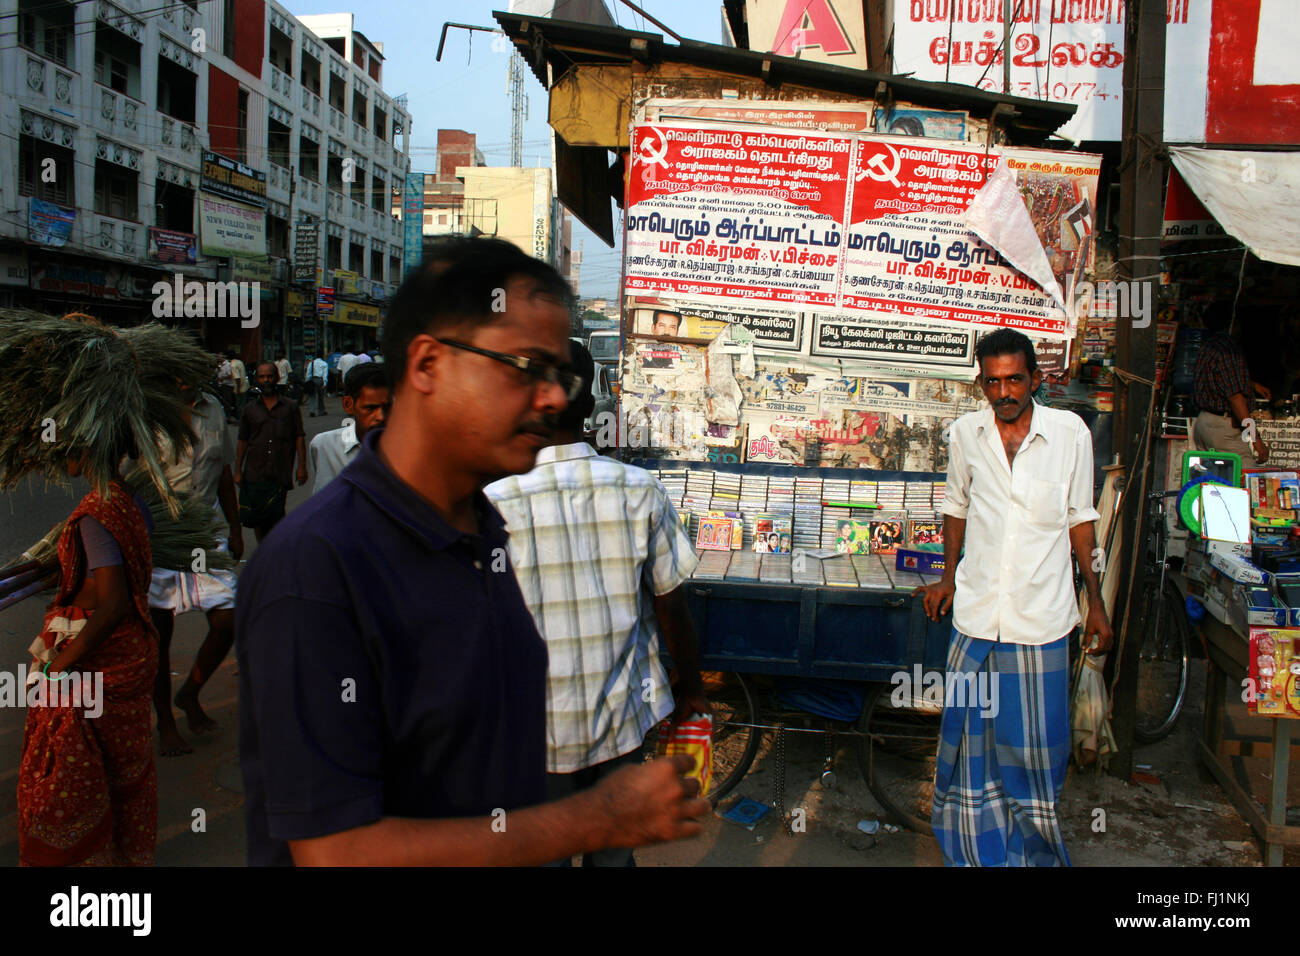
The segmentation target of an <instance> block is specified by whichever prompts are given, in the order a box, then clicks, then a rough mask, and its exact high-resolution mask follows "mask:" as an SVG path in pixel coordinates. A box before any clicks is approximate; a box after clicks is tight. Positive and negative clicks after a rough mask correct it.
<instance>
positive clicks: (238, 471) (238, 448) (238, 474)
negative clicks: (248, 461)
mask: <svg viewBox="0 0 1300 956" xmlns="http://www.w3.org/2000/svg"><path fill="white" fill-rule="evenodd" d="M247 451H248V442H246V441H244V439H242V438H241V439H239V442H238V443H237V444H236V445H235V472H234V475H233V476H232V480H233V481H234V483H235V484H239V483H240V482H242V481H243V480H244V453H245V452H247Z"/></svg>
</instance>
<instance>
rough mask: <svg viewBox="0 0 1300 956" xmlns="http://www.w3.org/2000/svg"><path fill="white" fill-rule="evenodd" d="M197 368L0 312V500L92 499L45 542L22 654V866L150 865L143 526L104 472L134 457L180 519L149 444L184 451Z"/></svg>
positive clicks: (150, 640) (125, 334) (77, 320)
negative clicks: (51, 572)
mask: <svg viewBox="0 0 1300 956" xmlns="http://www.w3.org/2000/svg"><path fill="white" fill-rule="evenodd" d="M212 361H213V360H212V356H211V355H209V354H208V353H207V352H205V351H204V350H203V349H202V348H200V347H199V346H198V344H197V343H196V342H194V341H193V340H192V339H191V338H190V337H189V336H188V335H187V334H186V333H184V332H181V331H179V330H176V329H168V328H165V327H163V326H161V325H159V324H157V323H153V322H151V323H145V324H144V325H138V326H132V327H130V328H114V327H111V326H105V325H102V324H101V323H99V322H97V321H96V320H95V319H93V318H91V317H90V316H86V315H80V314H76V315H68V316H64V317H63V318H61V319H60V318H56V317H54V316H50V315H43V314H41V313H38V312H31V311H26V310H20V309H4V308H0V367H2V368H4V369H5V374H4V375H3V376H0V413H3V414H4V417H5V420H6V421H7V422H9V424H8V425H7V426H6V427H5V428H3V429H0V489H3V488H12V487H13V486H14V485H15V484H16V483H17V482H18V481H19V480H20V479H22V478H23V477H24V476H26V475H30V474H45V475H47V476H52V475H59V474H62V473H67V474H69V475H71V476H73V477H76V476H78V475H82V476H84V477H85V478H86V479H87V480H88V481H89V483H90V486H91V488H92V489H93V490H92V491H91V492H90V493H89V494H88V495H86V496H85V497H84V498H83V499H82V500H81V503H80V504H79V505H77V508H76V510H75V511H73V513H72V515H71V517H70V518H69V519H68V522H67V524H66V526H65V527H64V529H63V531H62V533H61V536H60V537H59V542H58V561H59V571H60V582H61V583H60V586H59V591H58V595H57V596H56V598H55V600H54V602H53V603H52V604H51V605H50V606H49V608H48V613H47V614H46V616H45V623H44V625H43V627H42V629H41V634H40V636H39V637H38V638H37V639H36V641H35V642H34V643H33V644H32V647H31V651H32V656H33V658H34V659H35V660H34V662H33V669H34V670H35V671H36V675H35V683H33V685H32V686H31V688H30V690H29V692H28V694H27V699H26V703H27V705H28V706H27V727H26V736H25V738H24V740H23V753H22V761H21V764H20V766H19V771H18V855H19V861H20V862H21V863H22V864H24V865H29V866H71V865H96V864H106V865H113V864H116V865H141V866H147V865H149V864H151V863H153V859H154V846H155V844H156V843H157V839H158V783H157V776H156V773H155V769H154V758H153V747H152V733H151V730H152V727H151V724H152V720H151V711H150V707H151V706H152V695H153V686H154V681H155V678H156V676H157V667H158V663H157V662H158V634H157V632H156V631H155V630H154V626H153V622H152V619H151V618H150V615H149V603H148V602H149V579H150V573H151V571H152V567H151V565H152V549H151V545H150V539H149V524H150V521H151V516H150V513H149V509H148V508H147V507H146V506H145V504H144V502H143V501H142V500H140V499H139V498H138V497H137V496H136V495H135V494H134V492H133V490H132V489H131V488H130V487H129V486H128V485H127V483H126V482H125V481H123V479H122V476H121V473H120V471H119V464H120V462H121V461H122V457H123V455H132V456H134V454H135V452H136V450H139V451H140V452H141V453H142V456H141V457H140V461H139V464H140V466H141V467H142V471H141V474H142V475H143V476H144V480H147V481H149V482H150V483H151V484H152V486H153V488H154V489H155V490H156V491H157V493H158V497H159V500H160V501H161V502H162V503H163V504H164V505H166V506H167V508H168V510H169V512H170V513H171V514H172V515H178V514H179V513H180V510H181V508H180V502H179V501H178V499H177V498H176V497H175V494H174V493H173V491H172V489H171V486H170V485H169V484H168V482H167V476H166V470H165V468H164V463H163V462H162V461H161V460H160V459H159V457H158V453H157V447H158V445H157V443H158V442H159V441H160V440H161V439H164V438H165V439H167V441H168V443H169V444H170V447H172V448H176V449H181V448H188V447H189V445H190V443H191V442H193V441H194V433H193V431H192V430H191V428H190V426H189V423H188V421H187V420H186V418H185V411H186V406H185V403H184V401H183V398H182V391H183V390H184V389H185V388H198V387H200V386H201V385H202V384H203V383H204V382H206V381H207V380H208V379H209V378H211V376H212ZM134 473H135V472H133V474H134ZM42 682H43V683H42ZM38 685H39V686H38ZM88 688H90V689H92V694H91V695H89V696H90V697H93V699H88V695H87V693H86V690H87V689H88ZM78 690H80V691H81V693H80V694H78V693H76V692H77V691H78ZM101 690H102V692H100V693H94V691H101ZM33 704H34V705H35V706H33Z"/></svg>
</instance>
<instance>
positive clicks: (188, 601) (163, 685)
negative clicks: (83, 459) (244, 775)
mask: <svg viewBox="0 0 1300 956" xmlns="http://www.w3.org/2000/svg"><path fill="white" fill-rule="evenodd" d="M182 394H183V395H184V397H185V401H186V408H187V412H188V415H187V419H188V424H189V425H190V427H191V428H192V429H193V430H194V434H195V436H196V441H195V442H194V444H193V446H192V447H191V448H190V449H188V450H186V451H184V452H182V453H181V454H180V455H177V454H176V453H175V452H174V451H173V449H172V448H171V447H170V445H161V446H160V448H159V452H160V457H161V459H162V462H163V467H164V470H165V474H166V476H167V481H168V483H169V484H170V485H171V487H172V488H173V490H175V491H177V492H179V493H181V494H185V493H193V494H194V495H195V496H196V497H198V498H199V500H201V501H203V502H206V503H208V504H209V505H211V506H212V507H214V508H215V507H217V506H218V505H220V508H221V513H222V514H223V515H224V517H225V519H226V522H227V524H228V525H229V526H230V538H229V545H228V550H229V551H230V555H231V557H233V558H234V559H235V560H236V561H238V560H239V559H240V558H241V557H242V556H243V554H244V536H243V529H242V528H241V527H240V524H239V505H238V504H237V503H236V499H235V480H234V476H233V475H232V473H231V470H230V466H231V464H232V463H233V462H234V460H235V450H234V447H233V446H234V443H233V442H232V440H231V435H230V430H229V429H228V428H226V416H225V413H224V411H223V410H222V408H221V404H220V403H219V402H218V401H217V400H216V399H215V398H213V397H212V396H211V395H207V394H204V393H202V392H198V393H196V392H194V391H193V390H192V389H182ZM205 564H206V562H205ZM187 611H202V612H203V613H204V614H206V615H207V617H208V633H207V636H206V637H205V638H204V639H203V644H202V646H201V647H200V648H199V653H198V654H197V655H196V656H195V658H194V666H193V667H192V668H191V669H190V672H189V674H187V675H186V677H185V683H184V684H182V685H181V689H180V690H179V691H177V693H176V700H175V703H176V706H177V707H179V708H180V709H181V710H183V711H184V712H185V716H186V718H187V720H188V723H189V729H190V732H191V733H194V734H206V733H211V732H212V731H214V730H216V729H217V724H216V721H214V720H212V719H211V718H210V717H208V715H207V714H205V713H204V712H203V708H202V707H200V706H199V691H200V690H201V689H202V688H203V685H204V684H205V683H207V681H208V678H210V677H211V676H212V674H213V672H214V671H215V670H216V669H217V668H218V667H219V666H220V665H221V662H222V661H223V660H224V659H225V657H226V654H228V653H229V652H230V647H231V645H232V644H233V643H234V641H235V573H234V572H233V571H225V570H217V569H215V568H214V569H212V570H204V571H192V570H191V571H169V570H166V569H164V568H154V571H153V579H152V581H151V583H150V586H149V614H150V616H151V617H152V618H153V623H154V627H156V628H157V629H158V639H159V640H158V679H157V680H156V681H155V683H154V695H153V703H154V709H155V710H157V711H158V738H159V751H160V752H161V754H162V755H163V756H164V757H176V756H179V755H181V754H187V753H191V752H192V748H191V747H190V745H189V744H188V743H186V742H185V738H184V737H182V736H181V735H180V731H179V730H177V728H176V718H175V716H174V715H173V714H172V700H171V655H170V654H169V650H170V647H171V639H172V628H173V623H174V620H175V616H176V615H177V614H184V613H185V612H187Z"/></svg>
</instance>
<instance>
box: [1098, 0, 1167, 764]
mask: <svg viewBox="0 0 1300 956" xmlns="http://www.w3.org/2000/svg"><path fill="white" fill-rule="evenodd" d="M1125 30H1126V36H1125V42H1124V51H1125V60H1124V111H1123V131H1124V134H1123V135H1124V148H1123V154H1122V155H1123V159H1122V160H1121V167H1120V168H1121V173H1120V175H1121V180H1120V241H1119V253H1120V256H1119V262H1118V265H1119V267H1120V270H1121V274H1122V276H1123V278H1124V279H1125V280H1126V281H1129V282H1132V283H1134V285H1132V286H1130V288H1129V292H1130V294H1129V295H1128V296H1127V301H1128V302H1129V303H1130V304H1131V303H1133V302H1134V301H1135V300H1136V301H1145V302H1149V303H1151V308H1150V310H1149V312H1148V313H1147V315H1146V316H1144V317H1137V316H1135V315H1133V314H1132V313H1133V311H1134V310H1132V309H1131V308H1130V310H1129V311H1130V314H1129V315H1127V316H1126V315H1120V316H1117V317H1116V323H1115V365H1116V367H1117V368H1120V369H1123V370H1125V371H1126V372H1128V373H1129V375H1130V376H1133V377H1134V378H1128V379H1126V380H1121V379H1119V378H1116V379H1115V409H1116V411H1115V431H1114V434H1115V448H1116V450H1117V451H1119V453H1120V463H1121V464H1123V465H1124V466H1125V467H1126V468H1127V469H1128V474H1129V480H1128V485H1127V489H1128V493H1127V494H1126V495H1125V496H1124V499H1123V502H1122V504H1121V507H1122V515H1121V518H1120V520H1121V521H1122V522H1123V524H1124V529H1125V531H1124V541H1123V548H1122V550H1121V552H1120V554H1119V555H1118V557H1119V558H1120V573H1121V582H1122V583H1125V584H1126V583H1127V582H1128V581H1129V580H1132V581H1133V587H1132V591H1130V592H1128V593H1124V592H1121V593H1120V595H1119V601H1118V606H1117V608H1116V612H1115V619H1114V620H1113V621H1112V622H1111V623H1112V626H1113V627H1114V629H1115V635H1116V640H1117V642H1118V641H1119V640H1120V639H1121V638H1122V639H1123V641H1124V644H1123V650H1122V653H1121V654H1120V655H1119V660H1118V661H1117V662H1116V666H1117V667H1119V669H1120V670H1119V681H1118V683H1117V684H1116V686H1115V697H1114V701H1113V714H1114V721H1113V724H1112V729H1113V730H1114V732H1115V739H1116V742H1117V744H1118V747H1119V752H1118V753H1117V754H1116V755H1115V758H1114V759H1113V760H1112V761H1111V764H1110V770H1111V772H1112V773H1114V774H1115V775H1116V776H1119V777H1123V778H1127V777H1128V776H1129V775H1130V774H1131V773H1132V769H1133V726H1134V723H1135V717H1136V708H1137V652H1138V647H1139V645H1140V643H1141V627H1142V625H1143V624H1144V618H1145V611H1146V608H1145V607H1143V602H1142V601H1141V600H1139V599H1137V598H1136V597H1135V595H1134V593H1133V592H1136V593H1137V594H1141V589H1142V584H1143V577H1144V575H1143V573H1142V572H1143V568H1142V566H1141V564H1139V566H1138V567H1137V568H1136V569H1134V568H1133V562H1135V561H1136V562H1143V563H1144V562H1145V560H1146V550H1147V539H1148V536H1149V528H1148V526H1147V521H1146V514H1147V508H1146V502H1145V501H1143V500H1141V499H1142V498H1143V497H1144V496H1143V494H1142V487H1143V484H1144V483H1143V482H1140V481H1139V480H1138V475H1139V473H1140V472H1141V471H1142V469H1143V466H1144V461H1142V460H1139V458H1145V459H1147V460H1150V459H1151V458H1152V457H1153V453H1154V444H1155V443H1154V440H1153V441H1152V442H1151V443H1150V444H1149V445H1146V446H1144V443H1143V433H1144V431H1145V430H1146V429H1147V428H1148V427H1154V425H1155V423H1152V422H1148V421H1147V420H1146V418H1147V408H1148V405H1149V403H1150V401H1151V391H1150V390H1151V388H1153V387H1154V386H1153V385H1149V384H1144V382H1143V381H1142V380H1145V381H1146V382H1154V380H1155V366H1156V321H1155V311H1156V310H1155V298H1156V296H1155V291H1156V286H1157V285H1158V283H1159V272H1160V258H1159V256H1160V238H1159V237H1160V233H1161V224H1162V221H1163V218H1164V216H1163V213H1164V202H1163V199H1164V164H1163V162H1162V161H1161V160H1160V159H1159V157H1158V156H1157V151H1158V150H1159V149H1160V148H1161V144H1162V143H1163V136H1164V88H1165V3H1164V0H1129V4H1128V19H1127V21H1126V24H1125ZM1137 283H1143V284H1148V285H1149V289H1150V292H1151V293H1152V294H1151V296H1150V298H1146V297H1145V296H1144V297H1142V298H1141V299H1139V298H1138V297H1137V296H1136V295H1134V294H1133V293H1134V290H1135V289H1136V288H1137V285H1136V284H1137ZM1159 414H1160V410H1159V407H1158V406H1157V407H1156V409H1155V415H1156V416H1158V415H1159ZM1144 447H1145V455H1143V454H1142V452H1143V449H1144ZM1145 485H1146V486H1147V487H1150V485H1151V475H1150V473H1149V472H1148V475H1147V480H1146V482H1145ZM1107 563H1108V564H1109V561H1108V562H1107ZM1134 571H1136V573H1133V572H1134ZM1117 646H1118V644H1117Z"/></svg>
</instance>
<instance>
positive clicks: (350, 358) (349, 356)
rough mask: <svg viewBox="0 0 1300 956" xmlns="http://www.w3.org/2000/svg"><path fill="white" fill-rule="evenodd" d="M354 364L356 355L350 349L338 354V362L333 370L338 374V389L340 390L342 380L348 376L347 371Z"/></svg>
mask: <svg viewBox="0 0 1300 956" xmlns="http://www.w3.org/2000/svg"><path fill="white" fill-rule="evenodd" d="M356 364H357V356H356V354H355V353H354V352H352V351H351V350H350V349H349V350H348V351H346V352H344V353H343V354H342V355H340V356H339V363H338V365H336V366H335V367H334V371H335V372H336V373H337V374H338V381H339V388H340V391H341V390H342V384H343V380H344V379H346V378H347V377H348V372H349V371H351V369H352V366H354V365H356Z"/></svg>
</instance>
